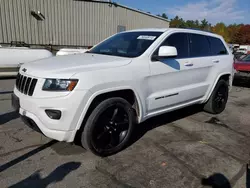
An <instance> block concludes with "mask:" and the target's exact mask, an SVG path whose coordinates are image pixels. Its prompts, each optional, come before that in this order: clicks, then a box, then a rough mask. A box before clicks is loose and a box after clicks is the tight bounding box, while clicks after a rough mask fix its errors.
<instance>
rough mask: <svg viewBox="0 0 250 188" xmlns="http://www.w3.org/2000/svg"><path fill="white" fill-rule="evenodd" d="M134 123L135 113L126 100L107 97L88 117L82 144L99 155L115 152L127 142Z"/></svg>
mask: <svg viewBox="0 0 250 188" xmlns="http://www.w3.org/2000/svg"><path fill="white" fill-rule="evenodd" d="M134 124H135V113H134V110H133V108H132V106H131V105H130V104H129V103H128V102H127V101H126V100H124V99H122V98H111V99H107V100H105V101H103V102H102V103H100V104H99V105H98V106H97V107H96V108H95V109H94V111H93V112H92V113H91V115H90V117H89V118H88V120H87V123H86V125H85V128H84V132H83V135H82V145H83V146H84V147H85V148H87V149H89V150H91V151H92V152H93V153H94V154H96V155H99V156H108V155H112V154H115V153H117V152H119V151H120V150H122V149H123V148H124V147H125V146H126V145H127V144H128V142H129V140H130V138H131V135H132V131H133V127H134Z"/></svg>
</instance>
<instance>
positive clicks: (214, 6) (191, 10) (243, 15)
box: [113, 0, 250, 25]
mask: <svg viewBox="0 0 250 188" xmlns="http://www.w3.org/2000/svg"><path fill="white" fill-rule="evenodd" d="M113 1H114V2H117V3H119V4H122V5H126V6H129V7H132V8H136V9H140V10H142V11H145V12H151V13H152V14H161V13H166V14H167V16H168V17H169V18H173V17H175V16H176V15H178V16H179V17H182V18H183V19H184V20H203V19H204V18H205V19H207V20H208V21H209V22H210V23H212V24H213V25H214V24H216V23H218V22H224V23H226V24H233V23H237V24H240V23H243V24H250V0H113Z"/></svg>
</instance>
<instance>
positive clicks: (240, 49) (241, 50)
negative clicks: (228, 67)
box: [237, 45, 250, 54]
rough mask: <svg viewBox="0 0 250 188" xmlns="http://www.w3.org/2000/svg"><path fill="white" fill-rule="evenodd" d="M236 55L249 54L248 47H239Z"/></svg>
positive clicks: (249, 48)
mask: <svg viewBox="0 0 250 188" xmlns="http://www.w3.org/2000/svg"><path fill="white" fill-rule="evenodd" d="M237 52H238V53H243V54H248V53H249V52H250V46H249V45H241V46H240V47H239V49H238V50H237Z"/></svg>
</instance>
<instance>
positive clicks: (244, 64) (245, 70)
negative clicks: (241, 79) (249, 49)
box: [234, 54, 250, 75]
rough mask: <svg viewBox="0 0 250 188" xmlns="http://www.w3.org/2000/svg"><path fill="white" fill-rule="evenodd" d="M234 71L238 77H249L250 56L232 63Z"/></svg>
mask: <svg viewBox="0 0 250 188" xmlns="http://www.w3.org/2000/svg"><path fill="white" fill-rule="evenodd" d="M234 69H235V70H236V74H238V75H246V74H249V75H250V54H248V55H246V56H245V57H243V58H242V59H240V60H236V61H235V62H234Z"/></svg>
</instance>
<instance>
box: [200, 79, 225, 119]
mask: <svg viewBox="0 0 250 188" xmlns="http://www.w3.org/2000/svg"><path fill="white" fill-rule="evenodd" d="M228 91H229V88H228V82H226V81H225V80H219V81H218V83H217V85H216V86H215V88H214V91H213V93H212V95H211V96H210V98H209V100H208V101H207V103H206V104H205V106H204V111H206V112H209V113H211V114H220V113H221V112H223V111H224V110H225V108H226V104H227V100H228Z"/></svg>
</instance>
